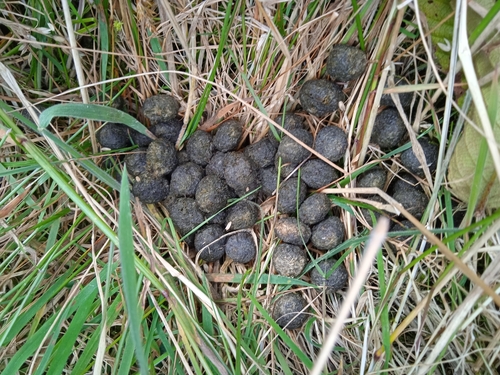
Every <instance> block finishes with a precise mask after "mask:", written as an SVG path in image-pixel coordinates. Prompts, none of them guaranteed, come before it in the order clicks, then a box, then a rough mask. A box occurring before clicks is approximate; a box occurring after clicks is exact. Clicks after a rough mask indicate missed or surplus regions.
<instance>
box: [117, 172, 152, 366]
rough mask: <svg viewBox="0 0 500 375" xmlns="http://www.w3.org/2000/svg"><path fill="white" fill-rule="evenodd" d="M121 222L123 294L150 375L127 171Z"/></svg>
mask: <svg viewBox="0 0 500 375" xmlns="http://www.w3.org/2000/svg"><path fill="white" fill-rule="evenodd" d="M118 222H119V228H120V230H119V232H118V240H119V250H120V261H121V274H122V280H123V294H124V297H125V306H126V308H127V313H128V323H129V327H130V335H131V337H132V342H133V343H134V347H135V354H136V357H137V360H138V362H139V368H140V372H141V374H142V375H147V374H148V361H147V358H146V353H145V352H144V345H143V340H142V334H141V320H142V319H141V317H142V315H143V314H141V312H140V311H139V298H138V297H137V272H136V270H135V265H134V239H133V236H132V213H131V212H130V190H129V184H128V177H127V169H126V168H125V169H124V170H123V174H122V187H121V190H120V216H119V218H118Z"/></svg>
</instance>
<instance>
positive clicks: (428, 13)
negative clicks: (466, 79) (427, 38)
mask: <svg viewBox="0 0 500 375" xmlns="http://www.w3.org/2000/svg"><path fill="white" fill-rule="evenodd" d="M418 6H419V9H420V11H421V12H422V13H423V14H424V15H425V17H426V19H427V24H428V25H429V30H431V31H432V32H431V38H432V43H433V47H434V50H433V53H434V55H435V57H436V59H437V62H438V64H439V65H440V66H441V67H442V68H443V70H448V69H449V67H450V52H451V41H452V38H453V16H452V14H453V13H454V12H455V11H454V10H453V8H452V7H451V3H450V1H448V0H423V1H419V2H418ZM444 19H447V20H446V22H443V23H441V22H442V21H443V20H444ZM447 47H449V48H447Z"/></svg>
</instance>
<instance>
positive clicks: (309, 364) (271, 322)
mask: <svg viewBox="0 0 500 375" xmlns="http://www.w3.org/2000/svg"><path fill="white" fill-rule="evenodd" d="M248 297H249V298H250V300H251V301H252V303H253V304H254V306H255V307H256V308H257V310H259V312H260V313H261V314H262V316H263V318H264V319H265V320H266V321H267V322H268V323H269V325H270V326H271V327H272V328H273V329H274V330H275V331H276V333H277V334H278V336H279V337H280V338H281V339H282V340H283V342H284V343H285V344H286V345H287V346H288V347H289V348H290V350H292V351H293V352H294V354H295V355H296V356H297V357H298V358H299V359H300V361H302V363H303V364H304V366H305V367H307V368H308V369H309V370H311V369H312V368H313V362H312V360H311V359H310V358H309V357H307V356H306V355H305V354H304V351H303V350H302V349H301V348H300V347H298V346H297V344H295V342H294V341H293V340H292V339H291V338H290V336H288V335H287V334H286V332H285V331H283V329H282V328H281V327H280V326H279V325H278V323H276V322H275V321H274V319H273V318H271V316H270V315H269V313H268V312H267V311H266V309H265V308H264V307H263V306H262V305H261V304H260V302H259V301H257V299H256V298H255V297H254V296H252V295H251V294H249V295H248Z"/></svg>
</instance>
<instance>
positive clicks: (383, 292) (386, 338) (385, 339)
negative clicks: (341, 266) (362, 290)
mask: <svg viewBox="0 0 500 375" xmlns="http://www.w3.org/2000/svg"><path fill="white" fill-rule="evenodd" d="M377 268H378V280H379V288H380V296H381V297H382V298H387V297H386V296H387V285H386V283H385V262H384V259H383V255H382V252H381V251H379V252H377ZM380 323H381V325H382V343H383V344H384V347H385V348H386V350H385V362H384V368H387V366H388V365H389V362H390V360H391V326H390V323H389V306H388V304H387V303H384V304H383V306H382V311H381V312H380Z"/></svg>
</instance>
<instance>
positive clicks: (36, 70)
mask: <svg viewBox="0 0 500 375" xmlns="http://www.w3.org/2000/svg"><path fill="white" fill-rule="evenodd" d="M63 5H64V6H63ZM414 6H415V4H413V5H412V4H410V5H408V4H407V5H401V6H400V7H397V6H396V4H394V3H393V2H391V1H375V0H366V1H356V0H353V1H352V2H349V1H339V2H333V3H332V2H330V1H323V0H315V1H307V2H306V1H297V2H276V1H264V2H257V3H255V4H254V3H253V2H245V1H236V2H234V1H215V0H214V1H210V0H209V1H203V2H201V1H195V2H192V3H186V2H175V3H174V2H168V1H157V2H156V1H152V0H150V1H146V0H137V1H129V0H119V1H104V0H95V1H93V2H87V1H83V0H81V1H73V2H68V3H66V1H64V0H54V1H48V0H26V1H25V2H18V1H8V0H6V1H3V2H2V3H0V10H1V11H2V12H1V14H0V25H1V29H0V30H1V32H2V33H3V34H2V36H0V63H1V65H0V73H1V77H2V80H0V82H1V86H0V95H1V97H0V178H1V180H0V286H1V292H0V293H1V294H0V322H1V323H0V371H1V374H5V375H10V374H16V373H20V374H28V373H29V374H31V373H33V374H42V373H48V374H60V373H71V374H87V373H94V374H104V373H105V374H130V373H141V374H149V373H166V374H261V373H262V374H308V373H312V372H314V373H325V374H327V373H328V374H343V373H348V374H368V373H394V374H428V373H440V374H447V373H452V372H453V371H457V373H466V374H476V373H492V374H493V373H498V371H499V370H498V369H499V368H500V360H499V357H498V351H499V349H498V348H499V346H498V344H497V343H498V341H499V328H500V327H499V321H498V308H497V307H496V306H495V303H494V302H493V299H495V300H498V295H494V291H492V289H491V288H493V290H498V282H497V281H498V275H499V274H500V269H499V268H500V265H499V262H498V261H496V262H495V258H496V256H497V255H496V254H497V252H498V242H499V238H498V230H500V213H499V212H490V211H488V210H486V211H481V210H479V211H478V210H476V209H475V207H471V208H469V210H466V204H464V203H461V202H459V201H457V200H456V199H454V198H453V196H452V195H451V193H450V192H449V191H448V190H447V181H446V170H447V165H448V162H449V157H447V155H446V152H447V151H448V150H450V149H452V148H453V146H454V145H455V144H456V138H454V137H456V136H455V135H454V132H458V131H459V130H460V129H461V126H462V124H463V121H464V117H463V116H461V115H460V114H459V111H458V109H459V108H463V110H464V112H467V109H468V106H469V105H470V102H471V100H470V97H469V98H468V97H466V98H465V100H463V102H462V101H460V103H457V102H458V99H457V98H458V97H455V96H453V95H454V94H457V95H458V94H459V93H460V90H463V89H464V88H465V85H464V83H463V82H462V81H461V78H460V77H457V82H456V84H454V82H455V81H454V78H455V77H454V75H451V74H447V72H446V71H440V68H439V64H437V62H435V61H434V59H433V55H432V53H429V52H430V51H431V50H432V48H437V47H436V46H433V45H432V44H431V45H429V43H431V41H430V37H429V29H428V27H427V23H426V22H425V19H421V17H416V14H419V13H415V12H414ZM422 6H425V4H420V7H422ZM498 12H499V7H498V6H494V7H493V8H492V11H490V12H489V13H487V14H486V15H485V18H484V20H485V21H483V22H481V23H480V26H479V27H478V28H477V29H476V30H474V33H473V35H472V36H471V39H472V41H477V40H480V41H482V42H483V43H484V41H485V38H484V33H485V30H487V31H488V30H490V28H489V26H488V25H489V23H491V22H492V21H491V20H494V19H496V18H495V17H496V16H497V15H498ZM451 17H453V16H451ZM457 21H458V19H457ZM443 22H444V21H443ZM457 35H458V33H457ZM472 41H471V43H472ZM455 42H456V40H455ZM338 43H347V44H351V45H356V46H360V47H361V48H362V49H363V50H364V51H365V52H366V53H367V56H368V59H369V65H368V67H367V69H366V72H365V74H364V75H363V76H362V77H361V78H359V79H358V80H356V81H355V82H350V83H349V84H348V85H347V84H346V85H345V90H344V91H345V92H346V93H347V94H348V98H347V100H346V101H345V102H344V103H343V106H342V107H341V109H340V110H339V111H337V113H336V114H334V115H332V116H331V117H328V118H323V119H318V118H315V117H313V116H309V117H308V118H307V124H308V126H309V128H310V130H311V132H312V133H313V134H315V133H316V131H317V130H318V129H319V127H321V126H324V125H336V126H339V127H341V128H342V129H344V130H345V131H346V132H347V134H348V135H349V149H348V152H347V153H346V155H345V157H344V158H343V162H342V163H341V164H340V165H338V166H337V169H339V170H340V171H341V172H342V177H341V178H340V179H339V180H338V181H336V182H335V184H333V185H332V186H330V187H328V188H327V189H326V190H324V191H323V192H324V193H326V194H328V195H329V197H330V198H331V200H332V203H333V205H334V212H335V214H337V215H339V216H340V217H341V220H342V221H343V223H344V226H345V232H346V241H345V242H344V243H343V244H342V245H340V246H339V247H338V248H336V249H333V251H331V252H328V253H327V254H314V255H315V256H316V255H317V259H316V260H318V259H324V258H326V257H331V256H336V257H338V259H340V262H344V264H345V265H346V268H347V269H348V271H349V273H350V275H351V279H350V287H349V288H347V289H346V290H344V291H342V292H339V293H334V294H331V293H326V292H325V291H323V290H320V289H317V288H314V287H313V286H312V285H311V284H310V283H309V281H310V280H309V277H308V273H307V272H308V271H309V270H310V269H311V268H312V267H314V264H310V265H309V266H308V267H307V268H306V270H305V271H304V276H302V277H301V278H299V279H288V278H285V277H282V276H278V275H276V274H274V270H273V267H272V262H271V258H272V254H273V250H274V248H275V245H276V244H277V240H276V238H275V237H274V234H273V228H274V224H275V221H276V209H275V204H274V203H275V202H274V199H270V200H268V201H266V202H264V203H263V204H262V205H261V211H262V214H263V219H262V220H261V222H259V224H258V225H257V226H256V227H255V230H254V231H253V234H254V237H255V240H256V242H257V244H258V257H257V261H256V262H254V263H251V264H250V265H247V266H243V265H241V264H235V263H232V262H231V261H230V260H226V261H225V262H223V263H218V262H217V263H214V264H203V263H199V262H197V260H196V258H195V254H193V253H192V252H190V251H189V249H188V248H187V247H186V245H185V244H184V243H183V242H182V241H180V239H179V237H178V236H177V234H176V233H175V230H174V228H173V224H172V222H171V220H170V219H169V218H168V213H167V211H166V210H165V209H164V207H162V206H161V205H148V206H144V205H142V204H140V202H139V201H137V200H131V201H130V200H129V199H128V196H127V192H128V190H127V189H128V183H127V180H126V178H122V179H121V182H120V179H117V178H116V177H117V175H118V174H120V173H121V166H120V165H119V162H118V159H117V158H116V157H114V158H113V157H109V156H110V154H113V155H115V154H116V153H111V152H109V151H106V150H102V149H100V146H99V145H98V144H97V143H96V140H95V130H96V129H98V128H99V127H100V126H101V125H102V122H101V121H99V120H102V121H105V120H108V121H109V120H112V119H113V116H116V115H117V114H116V111H113V110H110V108H109V107H110V106H111V104H112V103H113V101H114V100H115V99H116V98H117V97H119V96H121V97H122V98H123V99H124V100H125V102H126V106H127V108H128V111H129V113H130V114H131V115H132V116H134V117H136V118H137V119H138V120H139V121H143V120H144V118H143V116H142V113H141V105H142V103H143V102H144V100H145V99H146V98H148V97H150V96H151V95H153V94H156V93H161V92H169V93H171V94H172V95H173V96H174V97H176V98H177V99H178V100H179V102H180V103H181V114H182V115H183V118H184V125H185V126H184V129H183V132H184V133H183V137H181V139H180V140H179V142H178V146H179V147H182V144H183V142H184V141H185V140H186V139H187V138H188V137H189V135H190V134H191V133H192V132H193V131H194V130H195V129H196V128H198V127H202V128H203V129H212V128H215V127H216V126H217V125H218V124H219V123H220V122H221V121H222V120H224V119H227V118H230V117H235V118H238V119H240V120H241V121H242V122H243V123H244V124H245V134H244V137H245V142H247V143H253V142H255V141H257V140H259V139H261V138H262V137H264V136H265V135H266V134H267V133H268V132H273V134H276V135H278V133H279V131H280V130H282V129H281V127H280V124H276V123H274V122H273V121H272V119H274V118H275V117H276V115H277V114H278V113H282V112H284V111H293V110H295V109H297V108H300V104H299V102H298V95H297V93H298V90H299V89H300V87H301V85H302V83H303V82H304V81H305V80H308V79H312V78H317V77H320V76H322V75H323V73H324V66H325V61H326V57H327V55H328V52H329V49H330V48H331V46H332V45H335V44H338ZM456 46H457V44H456V43H452V47H453V48H456ZM476 48H478V47H477V46H476ZM460 53H462V55H460ZM463 53H464V52H463V50H460V51H459V52H458V54H459V55H460V58H461V60H460V61H461V62H462V65H461V66H464V68H463V69H465V73H466V76H467V78H468V79H469V80H471V79H472V78H470V77H471V75H470V74H471V67H470V66H467V64H464V62H466V57H464V55H463ZM450 63H451V64H450V65H451V68H450V69H451V71H452V72H453V71H454V69H461V67H458V68H457V64H456V63H457V57H455V58H453V57H450ZM395 76H404V77H406V79H407V81H408V85H407V86H405V87H404V88H403V90H405V91H411V92H414V100H413V103H412V110H411V113H410V114H405V118H406V125H407V127H408V130H409V133H411V130H413V131H416V132H417V133H422V132H426V133H428V134H429V135H430V136H431V137H432V138H434V139H436V140H438V141H439V142H440V145H441V148H442V150H441V151H442V152H441V153H440V159H439V166H438V170H437V172H436V174H434V175H431V174H430V173H429V171H426V177H425V178H423V179H421V183H422V184H423V185H424V187H425V189H426V193H427V194H428V196H429V197H430V204H429V206H428V209H427V211H426V214H425V215H424V218H423V219H422V223H419V222H418V221H416V219H414V218H413V220H415V223H414V224H415V225H416V229H414V230H409V231H404V232H393V233H392V232H391V233H389V237H388V239H387V241H385V243H384V245H383V247H382V250H381V251H379V252H378V253H377V255H376V256H375V255H373V256H372V258H373V257H374V260H373V263H372V260H371V259H370V258H367V257H365V256H364V254H365V244H366V243H367V241H368V239H369V236H370V233H371V232H372V231H371V229H372V228H371V226H370V225H369V224H368V223H367V222H366V219H365V218H364V217H363V215H362V214H361V211H360V210H361V209H362V208H367V207H371V206H372V205H373V206H375V207H376V208H387V209H389V210H392V211H393V212H394V211H397V210H399V211H400V212H403V214H404V216H405V217H406V218H408V219H412V217H411V216H410V215H409V214H407V213H405V212H404V210H401V207H399V206H398V204H397V203H396V204H395V203H394V202H393V201H391V200H390V198H388V197H387V196H386V195H384V193H383V192H380V191H374V190H363V189H357V188H355V178H356V176H358V175H359V174H360V173H362V172H363V171H366V170H367V169H369V168H372V167H373V166H375V165H376V164H381V165H382V166H383V167H384V168H386V169H387V171H388V173H389V175H390V178H391V179H394V178H398V177H397V176H398V174H399V172H400V171H401V170H402V166H401V164H400V161H399V154H400V153H401V152H402V151H403V150H405V149H408V148H410V147H411V144H410V142H408V143H407V144H405V145H404V146H402V147H400V148H399V149H397V150H395V151H393V152H390V153H383V152H382V151H381V150H378V149H377V148H376V147H374V146H373V145H370V144H369V139H370V134H371V131H372V130H371V129H372V127H373V122H374V119H375V116H376V114H377V111H378V109H379V102H380V97H381V95H382V93H396V92H401V90H402V89H401V88H394V87H392V88H390V89H384V87H386V83H388V85H387V86H393V82H394V77H395ZM494 77H495V79H496V76H494ZM476 80H477V79H476ZM449 83H451V84H452V85H451V86H447V85H448V84H449ZM476 83H477V82H476ZM384 90H385V91H384ZM444 93H448V94H447V95H445V94H444ZM471 97H472V98H473V99H474V101H475V103H476V102H477V100H479V99H478V93H477V91H476V92H474V90H472V92H471ZM60 103H86V104H88V103H92V104H98V105H102V106H105V107H102V108H99V109H97V110H94V109H95V108H93V107H88V108H84V109H82V108H80V107H79V106H72V107H53V106H54V105H56V104H60ZM483 104H486V106H488V105H489V104H490V103H488V102H486V103H483ZM32 105H37V106H39V107H38V109H43V108H42V106H52V107H53V108H54V109H52V110H51V111H53V114H52V115H56V116H57V117H54V118H51V116H47V114H48V112H46V113H45V115H44V116H42V118H41V119H40V120H41V122H40V121H39V119H38V111H37V108H36V107H33V106H32ZM476 105H477V104H476ZM399 107H400V106H399ZM491 107H492V106H491V105H490V106H489V108H491ZM27 108H29V116H28V114H27V112H26V111H23V110H24V109H27ZM89 108H91V109H90V112H89ZM399 109H400V110H401V111H402V108H399ZM491 111H492V110H491ZM403 113H404V112H403ZM490 115H492V114H491V113H490ZM30 116H31V118H29V117H30ZM492 118H495V117H494V116H493V117H492ZM128 120H129V121H130V124H131V126H137V129H141V126H140V124H138V123H137V122H135V121H134V120H133V119H130V118H129V119H128ZM457 129H458V130H457ZM411 134H413V133H411ZM457 134H458V133H457ZM412 139H413V137H412ZM490 143H491V142H490ZM483 150H484V153H485V154H486V153H487V150H488V148H487V144H486V142H485V145H484V148H483ZM130 151H131V149H127V150H122V151H121V152H119V153H118V154H120V155H121V154H124V153H127V152H130ZM495 166H496V167H500V166H498V165H495ZM479 175H480V172H478V173H477V176H479ZM125 177H126V176H125ZM476 193H478V192H474V194H476ZM374 194H380V195H382V196H383V197H386V198H388V199H387V200H388V201H387V204H385V206H384V207H382V206H381V205H380V204H379V203H377V202H373V201H371V200H370V199H369V198H368V200H366V198H367V197H369V196H371V195H374ZM474 194H472V195H474ZM120 197H121V198H122V199H120ZM474 201H477V196H471V202H474ZM391 205H392V206H391ZM464 217H465V218H464ZM462 218H464V219H463V220H462ZM379 231H381V233H380V234H379V235H378V236H375V238H376V239H377V238H378V239H380V237H381V236H382V237H383V236H384V231H383V230H382V229H379ZM401 235H411V238H410V239H409V240H406V241H401V240H400V239H399V237H398V236H401ZM376 239H375V240H373V241H374V242H372V243H373V244H376ZM374 246H375V245H374ZM367 253H368V251H367ZM374 253H375V252H373V254H374ZM134 269H135V272H136V273H134ZM361 270H366V271H367V272H368V276H367V278H366V280H365V278H364V277H363V276H362V271H361ZM484 283H486V284H487V285H484ZM356 284H359V285H360V288H361V289H356V288H355V285H356ZM488 285H489V287H488ZM488 288H490V289H489V290H488ZM290 290H295V291H299V292H301V293H302V294H303V296H304V297H305V298H306V300H307V302H308V309H307V313H308V314H309V316H310V318H309V319H308V321H307V322H306V324H305V325H304V327H303V329H301V330H295V331H290V330H282V329H281V328H280V327H279V326H278V325H277V324H276V323H275V322H274V321H273V320H272V318H271V316H270V307H271V306H272V302H273V301H274V299H275V297H277V296H279V295H281V294H283V293H287V292H289V291H290ZM488 294H489V296H488ZM348 300H351V301H355V302H352V304H350V305H347V307H346V310H345V311H347V312H349V314H348V315H346V316H347V317H346V318H343V319H341V320H339V319H337V317H338V316H339V314H340V311H341V307H342V304H343V301H348ZM336 323H337V325H338V327H341V328H342V329H341V330H340V331H338V332H339V334H338V335H337V334H336V335H335V336H330V332H331V330H332V328H333V327H334V326H335V325H336ZM321 353H326V355H321ZM313 367H314V370H313Z"/></svg>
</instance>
